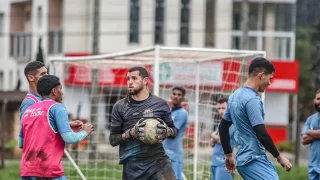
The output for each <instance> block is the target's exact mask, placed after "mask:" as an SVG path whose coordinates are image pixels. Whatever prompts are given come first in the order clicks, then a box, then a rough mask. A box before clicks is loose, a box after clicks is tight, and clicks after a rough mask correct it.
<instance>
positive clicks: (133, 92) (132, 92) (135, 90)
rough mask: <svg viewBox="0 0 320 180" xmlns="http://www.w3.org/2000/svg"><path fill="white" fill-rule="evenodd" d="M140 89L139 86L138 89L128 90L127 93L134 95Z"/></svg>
mask: <svg viewBox="0 0 320 180" xmlns="http://www.w3.org/2000/svg"><path fill="white" fill-rule="evenodd" d="M141 91H142V87H141V88H139V89H134V90H133V91H131V92H130V91H129V90H128V93H129V95H131V96H132V95H136V94H138V93H139V92H141Z"/></svg>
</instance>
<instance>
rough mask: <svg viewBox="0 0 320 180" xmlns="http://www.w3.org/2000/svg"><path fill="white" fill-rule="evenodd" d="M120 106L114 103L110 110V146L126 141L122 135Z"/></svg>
mask: <svg viewBox="0 0 320 180" xmlns="http://www.w3.org/2000/svg"><path fill="white" fill-rule="evenodd" d="M120 111H121V105H120V104H119V103H116V104H115V105H114V106H113V108H112V113H111V128H110V136H109V141H110V144H111V146H117V145H119V144H120V143H121V142H122V141H125V140H126V137H125V135H124V133H123V132H122V116H121V115H120Z"/></svg>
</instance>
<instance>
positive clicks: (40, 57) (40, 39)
mask: <svg viewBox="0 0 320 180" xmlns="http://www.w3.org/2000/svg"><path fill="white" fill-rule="evenodd" d="M41 42H42V38H41V37H40V38H39V42H38V53H37V59H36V61H40V62H42V63H44V56H43V50H42V46H41Z"/></svg>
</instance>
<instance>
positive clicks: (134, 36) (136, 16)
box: [129, 0, 140, 43]
mask: <svg viewBox="0 0 320 180" xmlns="http://www.w3.org/2000/svg"><path fill="white" fill-rule="evenodd" d="M139 12H140V7H139V0H131V2H130V34H129V42H130V43H139V20H140V13H139Z"/></svg>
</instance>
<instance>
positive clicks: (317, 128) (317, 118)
mask: <svg viewBox="0 0 320 180" xmlns="http://www.w3.org/2000/svg"><path fill="white" fill-rule="evenodd" d="M313 103H314V107H315V109H316V111H317V112H316V113H314V114H313V115H311V116H309V117H308V119H307V121H306V123H305V125H304V128H303V131H302V144H303V145H309V144H310V153H309V179H310V180H317V179H320V123H319V122H320V115H319V113H320V90H318V91H317V92H316V95H315V98H314V100H313Z"/></svg>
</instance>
